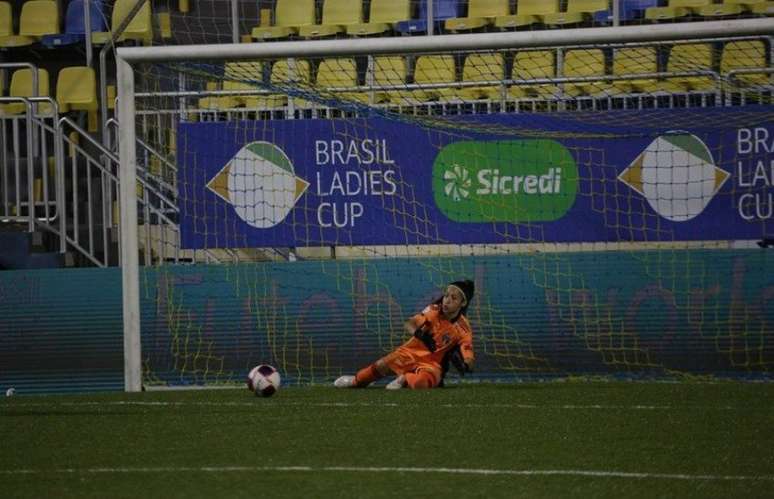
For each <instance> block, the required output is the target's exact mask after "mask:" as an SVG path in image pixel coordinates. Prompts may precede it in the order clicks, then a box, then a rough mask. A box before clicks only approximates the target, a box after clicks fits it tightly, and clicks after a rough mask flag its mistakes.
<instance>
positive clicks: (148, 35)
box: [91, 0, 153, 46]
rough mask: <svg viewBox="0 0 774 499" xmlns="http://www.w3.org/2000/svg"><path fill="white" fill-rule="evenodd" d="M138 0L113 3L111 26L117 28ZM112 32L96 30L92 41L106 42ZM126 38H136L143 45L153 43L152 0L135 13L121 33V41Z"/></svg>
mask: <svg viewBox="0 0 774 499" xmlns="http://www.w3.org/2000/svg"><path fill="white" fill-rule="evenodd" d="M135 4H136V0H116V3H115V5H113V14H112V16H111V20H110V22H111V28H112V29H113V30H116V29H117V28H118V27H119V26H121V23H123V22H124V19H126V17H127V16H128V15H129V13H130V12H131V11H132V8H133V7H134V6H135ZM111 36H112V33H105V32H94V33H92V34H91V42H92V43H94V44H97V45H101V44H105V43H107V42H108V40H110V38H111ZM124 40H136V41H139V42H142V44H143V45H146V46H148V45H152V44H153V12H152V10H151V3H150V0H148V1H147V2H145V3H144V4H143V5H142V7H140V10H139V11H138V12H137V13H136V14H135V16H134V17H133V18H132V20H131V21H129V24H128V25H127V26H126V29H124V31H123V32H122V33H121V34H120V35H119V37H118V40H117V41H119V42H121V41H124Z"/></svg>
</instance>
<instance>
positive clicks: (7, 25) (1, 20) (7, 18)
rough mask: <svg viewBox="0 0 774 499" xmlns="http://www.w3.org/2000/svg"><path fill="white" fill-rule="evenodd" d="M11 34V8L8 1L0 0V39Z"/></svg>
mask: <svg viewBox="0 0 774 499" xmlns="http://www.w3.org/2000/svg"><path fill="white" fill-rule="evenodd" d="M7 36H13V9H12V8H11V4H10V3H9V2H0V39H2V38H5V37H7Z"/></svg>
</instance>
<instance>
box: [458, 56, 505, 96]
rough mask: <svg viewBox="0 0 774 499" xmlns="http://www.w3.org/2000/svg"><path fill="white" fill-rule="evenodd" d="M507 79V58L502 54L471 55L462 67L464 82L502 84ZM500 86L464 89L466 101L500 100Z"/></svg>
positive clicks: (463, 94)
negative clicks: (494, 82) (495, 82)
mask: <svg viewBox="0 0 774 499" xmlns="http://www.w3.org/2000/svg"><path fill="white" fill-rule="evenodd" d="M504 77H505V56H504V55H503V54H501V53H493V54H470V55H469V56H468V57H467V58H466V59H465V64H464V65H463V67H462V81H463V82H476V81H479V82H483V81H486V82H492V81H497V82H501V81H502V80H503V78H504ZM500 90H501V87H500V85H492V86H482V87H463V88H462V92H461V94H462V97H463V98H465V99H466V100H479V99H493V100H497V99H500Z"/></svg>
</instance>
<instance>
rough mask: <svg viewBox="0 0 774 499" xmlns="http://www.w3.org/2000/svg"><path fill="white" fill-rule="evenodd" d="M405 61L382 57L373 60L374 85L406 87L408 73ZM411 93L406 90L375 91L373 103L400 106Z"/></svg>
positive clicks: (395, 57)
mask: <svg viewBox="0 0 774 499" xmlns="http://www.w3.org/2000/svg"><path fill="white" fill-rule="evenodd" d="M406 66H407V65H406V59H405V58H404V57H401V56H382V57H375V58H374V70H373V74H374V78H373V79H374V85H377V86H392V85H396V86H403V85H406V77H407V76H408V71H407V69H406ZM410 96H411V92H408V91H406V90H398V89H395V90H376V92H375V95H374V102H389V103H391V104H401V103H402V102H403V101H404V100H406V99H409V98H410Z"/></svg>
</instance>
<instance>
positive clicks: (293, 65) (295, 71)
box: [243, 59, 312, 109]
mask: <svg viewBox="0 0 774 499" xmlns="http://www.w3.org/2000/svg"><path fill="white" fill-rule="evenodd" d="M311 81H312V66H311V64H310V63H309V61H307V60H302V59H282V60H279V61H277V62H275V63H274V64H273V65H272V67H271V83H272V84H273V85H276V86H279V87H288V86H290V85H288V84H289V83H292V84H293V86H294V87H295V88H297V87H298V86H299V85H309V83H310V82H311ZM243 102H244V105H245V107H248V108H259V109H276V108H279V107H283V106H285V105H287V104H288V96H287V94H269V95H248V96H245V97H244V98H243ZM293 103H294V104H296V105H302V104H304V101H303V100H302V99H299V98H295V99H294V100H293Z"/></svg>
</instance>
